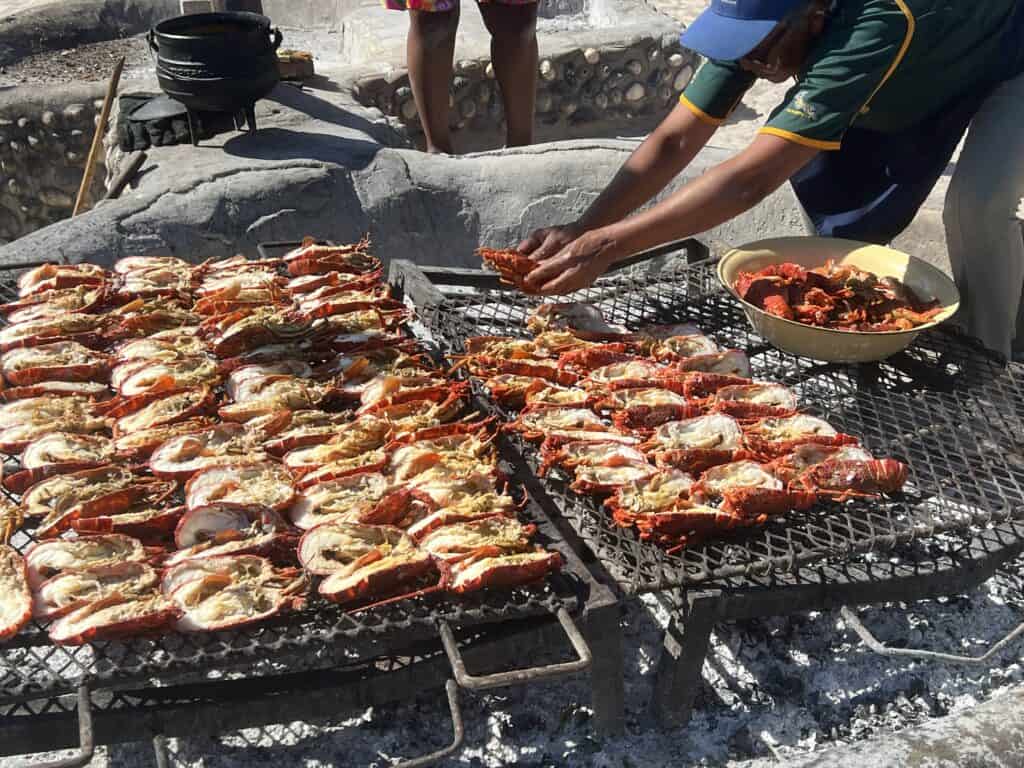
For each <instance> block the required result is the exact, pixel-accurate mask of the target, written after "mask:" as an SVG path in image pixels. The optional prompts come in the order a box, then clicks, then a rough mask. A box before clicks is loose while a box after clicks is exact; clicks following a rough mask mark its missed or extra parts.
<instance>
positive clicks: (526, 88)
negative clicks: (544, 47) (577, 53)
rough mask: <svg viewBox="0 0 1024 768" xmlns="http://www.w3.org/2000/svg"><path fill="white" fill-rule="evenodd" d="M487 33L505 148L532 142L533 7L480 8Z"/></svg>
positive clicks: (534, 80)
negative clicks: (504, 125)
mask: <svg viewBox="0 0 1024 768" xmlns="http://www.w3.org/2000/svg"><path fill="white" fill-rule="evenodd" d="M480 14H481V15H482V16H483V18H484V24H485V25H486V26H487V30H488V31H489V32H490V33H491V60H492V62H493V63H494V74H495V76H496V77H497V78H498V85H500V86H501V98H502V101H503V102H504V103H505V120H506V122H507V124H508V135H507V137H506V142H505V143H506V146H509V147H521V146H524V145H526V144H532V143H533V112H534V102H535V100H536V97H537V4H536V3H530V4H528V5H499V4H497V3H488V4H485V5H481V6H480Z"/></svg>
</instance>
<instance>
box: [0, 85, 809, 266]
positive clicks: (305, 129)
mask: <svg viewBox="0 0 1024 768" xmlns="http://www.w3.org/2000/svg"><path fill="white" fill-rule="evenodd" d="M259 109H260V113H259V118H258V119H259V122H260V125H261V130H260V131H259V132H258V133H257V134H255V135H251V136H250V135H246V134H231V135H226V136H223V137H218V139H217V140H214V141H211V142H208V143H204V145H205V146H204V148H201V149H199V150H196V149H194V148H192V147H191V146H177V147H166V148H161V149H159V150H157V151H153V152H151V153H150V159H149V160H148V161H147V164H146V166H144V168H143V170H142V173H141V179H140V182H139V186H138V188H137V189H135V190H134V191H131V192H130V193H128V194H127V195H126V196H124V197H123V198H122V199H120V200H117V201H114V202H110V203H105V204H102V205H100V206H98V207H97V208H96V209H95V210H93V211H90V212H89V213H87V214H85V215H82V216H79V217H77V218H75V219H71V220H68V221H64V222H60V223H58V224H55V225H52V226H50V227H46V228H44V229H42V230H39V231H37V232H35V233H33V234H31V235H29V236H27V237H24V238H21V239H20V240H17V241H15V242H14V243H11V244H10V245H8V246H6V247H4V248H0V262H4V263H26V262H31V261H37V260H39V258H40V254H46V255H47V257H49V258H59V259H63V260H65V261H69V262H80V261H92V262H96V263H99V264H103V265H109V264H111V263H113V262H114V261H115V260H116V259H118V258H120V257H121V256H124V255H129V254H156V253H171V254H175V255H178V256H182V257H183V258H187V259H190V260H193V261H199V260H202V259H206V258H210V257H217V256H227V255H231V254H233V253H236V252H238V251H244V252H250V253H252V252H254V250H255V246H256V244H257V243H258V242H260V241H265V240H282V239H290V238H300V237H302V236H303V235H306V234H311V233H316V234H319V235H322V236H325V237H331V238H335V239H337V240H341V241H347V240H354V239H357V238H358V237H360V236H362V235H363V234H364V233H366V232H369V233H370V235H371V237H373V239H374V241H375V246H376V250H377V252H378V253H379V255H380V256H381V257H382V258H384V259H385V260H388V259H390V258H394V257H403V258H412V259H414V260H416V261H418V262H419V263H424V264H439V265H447V266H475V265H476V257H475V256H474V251H475V249H476V248H477V246H478V245H481V244H487V245H498V246H505V245H509V244H512V243H515V242H517V241H518V240H519V239H520V238H522V237H523V236H525V235H526V234H527V233H528V232H529V231H531V230H532V229H533V228H535V227H539V226H544V225H549V224H555V223H562V222H566V221H569V220H572V219H573V218H575V217H577V216H578V215H579V214H580V213H581V212H582V211H583V210H584V208H585V207H586V206H587V205H588V204H589V203H590V201H591V200H593V199H594V197H596V195H597V194H598V193H599V192H600V190H601V189H602V188H603V187H604V185H605V184H606V183H607V181H608V180H609V179H610V178H611V177H612V175H613V174H614V173H615V171H616V170H617V169H618V168H619V166H620V165H621V164H622V162H623V161H624V160H625V159H626V157H627V156H628V154H629V153H630V152H631V151H632V150H633V148H634V147H635V146H636V142H633V141H571V142H558V143H554V144H548V145H540V146H533V147H528V148H524V149H517V150H507V151H497V152H487V153H481V154H476V155H469V156H464V157H435V156H429V155H424V154H422V153H419V152H415V151H411V150H407V149H402V148H401V145H402V142H401V139H400V137H399V136H397V135H396V134H395V133H394V132H393V131H392V130H391V129H390V128H389V126H388V125H387V123H386V121H385V120H384V118H383V116H382V115H381V114H380V113H379V112H377V111H376V110H368V109H365V108H363V107H361V106H360V105H358V104H356V103H354V102H353V101H352V100H351V97H350V96H348V95H347V94H346V91H345V89H341V91H340V92H338V91H332V90H320V91H314V90H311V91H308V92H307V91H297V90H296V89H293V88H289V87H288V86H280V87H279V88H278V89H277V90H276V91H275V92H274V94H272V95H271V98H270V99H268V100H266V101H264V102H261V103H260V105H259ZM218 145H219V149H218V148H217V147H218ZM726 156H727V153H726V152H724V151H722V150H716V149H708V150H707V151H706V152H704V153H702V155H701V157H700V158H699V160H698V161H697V162H696V163H694V164H693V166H692V167H691V168H690V169H689V171H688V172H687V174H686V175H685V176H684V177H682V178H680V179H678V180H677V182H676V184H677V185H678V184H680V183H683V182H684V181H685V180H686V179H687V178H693V177H694V176H696V175H699V174H700V173H702V172H703V170H704V169H705V168H707V167H708V166H710V165H712V164H715V163H718V162H721V160H722V159H724V157H726ZM198 159H201V162H197V160H198ZM803 231H804V230H803V223H802V214H801V212H800V209H799V206H798V205H797V204H796V200H795V198H794V197H793V195H792V193H791V192H790V191H789V189H788V187H785V188H783V189H781V190H779V192H777V193H776V194H775V195H773V196H772V197H771V198H769V199H768V200H767V201H765V203H763V204H762V205H760V206H758V207H757V208H756V209H755V210H753V211H751V212H749V213H748V214H746V215H744V216H741V217H739V218H738V219H736V220H735V221H733V222H730V223H729V224H728V225H727V226H723V227H720V228H718V229H716V230H714V231H712V232H710V233H708V234H707V238H708V240H709V241H710V242H711V244H712V246H713V247H716V248H724V247H726V246H727V245H729V244H733V243H739V242H744V241H747V240H753V239H757V238H760V237H769V236H773V235H784V234H796V233H798V232H803Z"/></svg>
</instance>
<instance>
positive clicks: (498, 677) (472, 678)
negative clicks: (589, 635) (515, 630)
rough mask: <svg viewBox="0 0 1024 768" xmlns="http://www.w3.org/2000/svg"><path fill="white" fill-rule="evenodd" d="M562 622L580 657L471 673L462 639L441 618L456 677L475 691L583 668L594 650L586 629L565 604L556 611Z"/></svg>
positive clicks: (459, 681) (589, 660) (539, 678)
mask: <svg viewBox="0 0 1024 768" xmlns="http://www.w3.org/2000/svg"><path fill="white" fill-rule="evenodd" d="M556 616H557V617H558V621H559V623H560V624H561V625H562V629H564V630H565V634H566V635H567V636H568V638H569V642H571V643H572V647H573V649H574V650H575V651H576V655H577V656H578V657H579V658H578V659H577V660H576V661H569V662H565V663H562V664H548V665H546V666H543V667H531V668H529V669H516V670H512V671H510V672H497V673H495V674H493V675H480V676H477V675H470V674H469V673H467V672H466V662H465V661H464V660H463V658H462V653H461V652H460V651H459V646H458V643H456V641H455V634H454V633H453V632H452V628H451V626H450V625H449V624H448V622H441V625H440V631H441V644H442V645H444V651H445V653H447V654H448V659H449V661H451V663H452V670H453V671H454V673H455V679H456V681H458V683H459V685H461V686H462V687H463V688H468V689H469V690H471V691H486V690H489V689H491V688H501V687H503V686H506V685H523V684H526V683H534V682H537V681H539V680H550V679H552V678H555V677H564V676H565V675H571V674H575V673H577V672H582V671H583V670H585V669H587V668H588V667H589V666H590V663H591V660H592V657H591V654H590V647H589V646H588V645H587V641H586V640H585V639H584V638H583V633H581V632H580V629H579V627H577V626H576V622H574V621H573V620H572V617H571V616H570V615H569V612H568V611H567V610H566V609H565V608H559V609H558V612H557V613H556Z"/></svg>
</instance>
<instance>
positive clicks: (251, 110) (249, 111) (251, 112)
mask: <svg viewBox="0 0 1024 768" xmlns="http://www.w3.org/2000/svg"><path fill="white" fill-rule="evenodd" d="M245 121H246V123H247V124H248V125H249V133H256V105H255V104H251V105H250V106H248V107H246V108H245Z"/></svg>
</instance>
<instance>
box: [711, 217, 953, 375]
mask: <svg viewBox="0 0 1024 768" xmlns="http://www.w3.org/2000/svg"><path fill="white" fill-rule="evenodd" d="M718 277H719V279H720V280H721V281H722V284H723V285H724V286H725V287H726V289H727V290H728V291H729V292H730V293H732V295H733V296H735V297H736V298H737V299H738V300H739V301H740V303H741V305H742V306H743V311H744V312H745V313H746V315H747V319H748V320H749V321H750V324H751V326H752V327H753V328H754V330H755V331H756V332H757V333H759V334H760V335H761V336H763V337H764V338H765V340H767V341H768V342H770V343H771V344H773V345H774V346H776V347H778V348H779V349H781V350H783V351H785V352H791V353H793V354H796V355H802V356H804V357H810V358H813V359H815V360H823V361H825V362H831V363H862V362H870V361H876V360H883V359H885V358H887V357H889V356H890V355H894V354H896V353H897V352H900V351H902V350H904V349H906V348H907V347H908V346H910V344H911V343H912V342H913V341H914V339H915V338H916V337H917V336H918V334H920V333H921V332H922V331H924V330H927V329H928V328H932V327H934V326H936V325H938V324H939V323H942V322H944V321H945V320H948V319H949V318H950V317H952V316H953V314H955V313H956V311H957V309H958V308H959V306H960V294H959V293H958V291H957V289H956V286H955V285H954V284H953V281H952V280H951V279H950V278H949V277H947V276H946V275H945V274H944V273H942V272H941V271H940V270H938V269H936V268H935V267H933V266H932V265H931V264H928V263H927V262H925V261H922V260H921V259H917V258H914V257H913V256H909V255H907V254H905V253H902V252H900V251H897V250H893V249H892V248H886V247H884V246H880V245H871V244H869V243H861V242H857V241H854V240H842V239H839V238H830V237H785V238H776V239H772V240H760V241H758V242H755V243H750V244H749V245H745V246H743V247H741V248H736V249H735V250H732V251H730V252H729V253H727V254H725V256H723V257H722V259H721V260H720V261H719V263H718Z"/></svg>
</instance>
